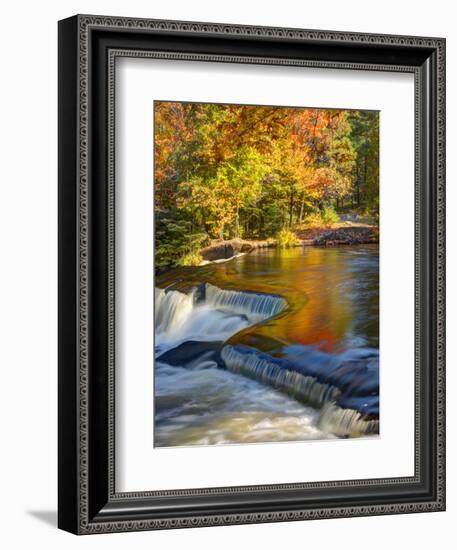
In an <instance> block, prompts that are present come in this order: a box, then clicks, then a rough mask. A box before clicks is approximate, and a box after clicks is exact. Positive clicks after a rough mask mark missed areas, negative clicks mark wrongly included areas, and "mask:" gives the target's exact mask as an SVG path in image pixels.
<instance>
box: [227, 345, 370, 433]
mask: <svg viewBox="0 0 457 550" xmlns="http://www.w3.org/2000/svg"><path fill="white" fill-rule="evenodd" d="M374 354H375V352H373V351H365V352H362V353H360V352H359V353H357V352H355V353H352V354H348V353H346V354H341V355H340V356H329V357H326V354H322V353H318V352H315V351H313V350H305V349H304V350H303V352H302V353H301V358H302V361H300V362H299V361H297V360H295V361H293V360H290V359H286V358H278V357H272V356H270V355H268V354H266V353H262V352H259V351H257V350H256V349H253V348H249V347H245V346H231V345H226V346H224V348H223V349H222V351H221V357H222V360H223V361H224V364H225V366H226V368H227V369H228V370H230V371H231V372H235V373H238V374H242V375H245V376H249V377H250V378H252V379H254V380H258V381H259V382H262V383H264V384H268V385H269V386H272V387H273V388H275V389H278V390H280V391H282V392H284V393H286V394H288V395H290V396H292V397H294V398H295V399H297V400H298V401H301V402H302V403H304V404H306V405H310V406H312V407H316V408H318V409H322V411H321V415H320V418H319V422H318V426H319V428H320V429H322V430H323V431H330V432H331V433H334V434H335V435H338V436H340V437H347V436H351V437H356V436H360V435H368V434H375V433H379V420H377V419H373V420H372V419H369V418H367V413H368V412H370V413H371V414H376V415H379V397H378V393H379V389H378V383H377V378H378V374H377V368H378V366H377V360H376V359H375V358H374V357H373V355H374ZM303 358H304V361H303ZM319 364H320V365H321V368H319V367H318V365H319ZM341 405H344V408H343V407H342V406H341Z"/></svg>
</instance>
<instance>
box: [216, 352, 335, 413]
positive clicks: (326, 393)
mask: <svg viewBox="0 0 457 550" xmlns="http://www.w3.org/2000/svg"><path fill="white" fill-rule="evenodd" d="M221 357H222V359H223V361H224V363H225V365H226V367H227V369H228V370H230V371H232V372H235V373H238V374H242V375H245V376H249V377H250V378H253V379H255V380H258V381H259V382H263V383H264V384H268V385H270V386H273V387H274V388H276V389H278V390H281V391H283V392H285V393H287V394H288V395H290V396H292V397H295V398H296V399H297V400H299V401H302V402H303V403H305V404H307V405H311V406H313V407H317V408H320V407H322V405H323V404H324V403H327V402H329V401H333V400H335V399H336V398H337V397H338V396H339V395H340V390H339V389H338V388H336V387H335V386H332V385H330V384H326V383H321V382H319V381H318V380H317V379H316V378H315V377H313V376H304V375H303V374H302V373H300V372H298V371H294V370H291V369H288V368H285V366H284V362H281V360H279V359H277V358H274V357H271V356H269V355H267V354H266V353H262V352H258V351H256V350H254V349H253V350H249V349H248V348H246V349H244V348H243V351H241V348H240V347H237V348H235V347H234V346H230V345H229V346H224V348H223V349H222V352H221Z"/></svg>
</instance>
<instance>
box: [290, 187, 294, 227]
mask: <svg viewBox="0 0 457 550" xmlns="http://www.w3.org/2000/svg"><path fill="white" fill-rule="evenodd" d="M293 219H294V192H293V191H292V192H291V193H290V206H289V227H292V222H293Z"/></svg>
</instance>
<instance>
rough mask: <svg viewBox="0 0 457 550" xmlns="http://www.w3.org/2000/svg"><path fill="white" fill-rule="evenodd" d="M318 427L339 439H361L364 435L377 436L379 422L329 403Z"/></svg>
mask: <svg viewBox="0 0 457 550" xmlns="http://www.w3.org/2000/svg"><path fill="white" fill-rule="evenodd" d="M317 427H318V428H319V429H320V430H323V431H326V432H331V433H333V434H335V435H337V436H338V437H360V436H362V435H377V434H378V433H379V420H378V419H368V420H367V419H366V418H364V416H363V415H362V414H361V413H360V412H358V411H356V410H354V409H343V408H341V407H339V406H338V405H336V404H335V403H327V404H326V405H324V407H323V409H322V411H321V415H320V417H319V420H318V423H317Z"/></svg>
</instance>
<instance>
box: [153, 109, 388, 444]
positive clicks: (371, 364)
mask: <svg viewBox="0 0 457 550" xmlns="http://www.w3.org/2000/svg"><path fill="white" fill-rule="evenodd" d="M379 121H380V113H379V111H367V110H347V109H339V108H316V107H312V108H310V107H295V106H294V107H284V106H264V105H239V104H216V103H195V102H193V103H192V102H176V101H155V102H154V120H153V121H152V120H151V131H153V132H154V153H153V154H154V188H153V189H152V188H151V193H152V192H153V193H154V260H155V265H154V272H155V277H154V279H155V280H154V285H155V304H154V308H155V311H154V315H155V331H154V332H155V334H154V338H155V340H154V342H155V358H154V359H155V360H154V407H153V409H154V410H153V414H154V446H155V447H176V446H192V445H219V444H247V443H272V442H285V441H307V440H323V439H339V438H360V437H379V431H380V408H379V364H380V363H379V231H380V230H379ZM151 154H152V152H151Z"/></svg>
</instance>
